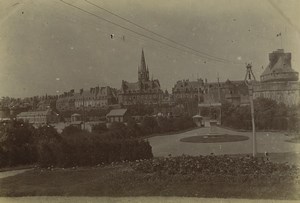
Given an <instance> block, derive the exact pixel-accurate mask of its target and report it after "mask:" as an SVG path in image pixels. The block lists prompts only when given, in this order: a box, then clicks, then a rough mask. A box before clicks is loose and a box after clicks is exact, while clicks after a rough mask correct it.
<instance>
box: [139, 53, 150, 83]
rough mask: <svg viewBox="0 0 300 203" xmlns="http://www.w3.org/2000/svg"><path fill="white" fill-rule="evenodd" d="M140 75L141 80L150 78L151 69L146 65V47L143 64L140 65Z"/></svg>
mask: <svg viewBox="0 0 300 203" xmlns="http://www.w3.org/2000/svg"><path fill="white" fill-rule="evenodd" d="M138 75H139V81H148V80H149V70H148V67H147V65H146V60H145V55H144V49H142V55H141V64H140V65H139V69H138Z"/></svg>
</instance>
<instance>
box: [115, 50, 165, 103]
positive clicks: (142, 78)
mask: <svg viewBox="0 0 300 203" xmlns="http://www.w3.org/2000/svg"><path fill="white" fill-rule="evenodd" d="M163 94H164V93H163V91H162V90H161V88H160V83H159V80H157V79H155V80H154V79H151V80H150V78H149V69H148V66H147V65H146V60H145V56H144V50H142V56H141V63H140V65H139V66H138V81H137V82H127V81H124V80H123V81H122V85H121V89H120V90H119V92H118V99H119V103H120V104H122V105H124V106H129V105H135V104H147V105H156V104H160V103H161V102H162V100H163V98H164V97H163Z"/></svg>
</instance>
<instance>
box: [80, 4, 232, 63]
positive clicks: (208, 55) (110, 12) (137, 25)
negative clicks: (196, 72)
mask: <svg viewBox="0 0 300 203" xmlns="http://www.w3.org/2000/svg"><path fill="white" fill-rule="evenodd" d="M85 1H86V2H87V3H88V4H90V5H93V6H95V7H96V8H98V9H101V10H104V11H105V12H107V13H109V14H111V15H113V16H116V17H118V18H120V19H122V20H124V21H126V22H128V23H130V24H132V25H134V26H136V27H138V28H141V29H143V30H145V31H147V32H150V33H151V34H154V35H156V36H158V37H160V38H162V39H165V40H167V41H169V42H171V43H174V44H176V45H178V46H181V47H184V48H186V49H189V50H192V51H194V52H197V53H199V54H203V55H205V56H207V57H211V58H215V59H218V60H223V61H224V62H231V61H229V60H227V59H223V58H220V57H216V56H213V55H210V54H208V53H205V52H202V51H199V50H196V49H194V48H192V47H189V46H186V45H184V44H182V43H179V42H176V41H174V40H172V39H170V38H167V37H166V36H164V35H161V34H158V33H156V32H154V31H152V30H150V29H148V28H145V27H143V26H141V25H139V24H137V23H135V22H133V21H131V20H129V19H127V18H124V17H122V16H120V15H118V14H116V13H114V12H112V11H110V10H108V9H105V8H103V7H101V6H99V5H97V4H94V3H92V2H90V1H88V0H85Z"/></svg>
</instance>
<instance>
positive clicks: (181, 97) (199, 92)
mask: <svg viewBox="0 0 300 203" xmlns="http://www.w3.org/2000/svg"><path fill="white" fill-rule="evenodd" d="M203 92H204V82H203V80H202V79H198V80H197V81H189V80H179V81H177V83H176V84H175V85H174V87H173V88H172V93H173V99H174V101H175V102H177V103H178V102H180V101H186V100H192V101H198V100H199V102H203Z"/></svg>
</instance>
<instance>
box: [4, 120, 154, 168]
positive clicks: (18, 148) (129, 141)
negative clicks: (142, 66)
mask: <svg viewBox="0 0 300 203" xmlns="http://www.w3.org/2000/svg"><path fill="white" fill-rule="evenodd" d="M110 133H111V136H109V135H101V134H97V133H89V132H87V131H83V130H80V129H78V128H76V127H73V126H70V127H67V128H65V129H64V130H63V132H62V133H61V134H59V133H58V132H57V131H56V129H55V128H54V127H52V126H50V125H46V126H42V127H39V128H38V129H35V128H34V127H32V126H31V125H29V124H28V123H24V122H21V121H12V122H9V123H2V125H1V126H0V167H11V166H17V165H28V164H38V165H40V166H41V167H49V166H56V167H74V166H94V165H97V164H101V163H111V162H115V161H123V160H128V161H132V160H136V159H147V158H152V157H153V155H152V150H151V146H150V144H149V142H147V141H144V140H141V139H136V138H134V137H133V136H132V135H130V133H127V129H126V132H124V129H118V128H116V129H112V130H111V131H110Z"/></svg>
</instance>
